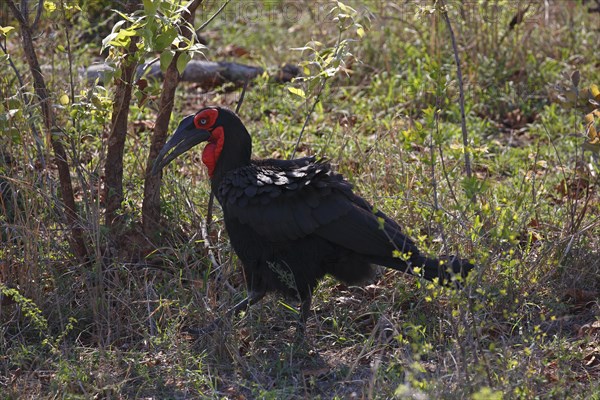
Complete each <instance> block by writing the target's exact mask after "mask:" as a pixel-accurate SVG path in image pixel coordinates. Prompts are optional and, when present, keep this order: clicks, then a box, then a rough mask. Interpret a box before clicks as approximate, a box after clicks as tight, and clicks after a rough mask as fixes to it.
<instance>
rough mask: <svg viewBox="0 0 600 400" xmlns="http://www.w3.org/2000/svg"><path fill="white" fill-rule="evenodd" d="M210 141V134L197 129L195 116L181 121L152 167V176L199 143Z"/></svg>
mask: <svg viewBox="0 0 600 400" xmlns="http://www.w3.org/2000/svg"><path fill="white" fill-rule="evenodd" d="M208 139H210V132H209V131H207V130H204V129H198V128H196V126H195V125H194V115H188V116H187V117H185V118H184V119H183V121H181V123H180V124H179V126H178V127H177V130H176V131H175V133H174V134H173V136H172V137H171V139H169V141H168V142H167V143H165V145H164V146H163V148H162V149H161V150H160V153H158V157H156V160H154V165H152V175H156V174H157V173H158V172H159V171H160V170H162V169H163V168H164V167H165V166H166V165H167V164H169V163H170V162H171V161H173V160H174V159H175V158H177V156H178V155H180V154H183V153H185V152H186V151H188V150H189V149H191V148H192V147H194V146H195V145H197V144H198V143H201V142H206V141H207V140H208ZM171 150H172V151H171ZM169 152H170V153H169ZM167 153H168V154H167Z"/></svg>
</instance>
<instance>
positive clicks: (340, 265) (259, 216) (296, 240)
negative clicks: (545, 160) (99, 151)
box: [154, 107, 473, 318]
mask: <svg viewBox="0 0 600 400" xmlns="http://www.w3.org/2000/svg"><path fill="white" fill-rule="evenodd" d="M202 141H207V142H208V145H207V146H206V148H205V150H204V153H203V157H202V158H203V161H204V162H205V164H206V165H207V166H208V168H209V174H210V175H211V188H212V191H213V193H214V194H215V196H216V197H217V199H218V201H219V203H220V204H221V207H222V208H223V215H224V219H225V226H226V229H227V233H228V235H229V239H230V241H231V245H232V247H233V249H234V250H235V252H236V254H237V255H238V257H239V259H240V260H241V261H242V264H243V266H244V272H245V275H246V280H247V285H248V289H249V299H248V300H247V301H245V302H243V303H241V304H240V305H238V306H237V307H236V308H235V310H236V311H237V310H240V309H241V308H243V307H246V306H247V304H248V302H255V301H258V300H259V299H260V298H262V296H263V295H264V294H265V293H267V292H270V291H278V292H280V293H282V294H284V295H286V296H288V297H292V298H295V299H299V300H301V301H302V311H303V312H302V315H303V318H306V316H307V313H308V311H309V308H310V298H311V294H312V291H313V290H314V288H315V287H316V285H317V283H318V281H319V280H320V279H321V278H323V277H324V276H325V275H326V274H330V275H333V276H334V277H336V278H337V279H340V280H342V281H344V282H346V283H348V284H357V283H361V282H363V281H365V280H367V279H369V278H370V277H372V276H373V267H372V264H377V265H383V266H386V267H390V268H393V269H396V270H399V271H403V272H407V273H414V268H415V267H419V268H420V269H421V271H422V272H421V273H422V276H423V277H424V278H425V279H428V280H434V279H435V278H439V280H440V282H442V283H443V284H450V283H451V281H452V276H453V275H455V274H456V275H457V276H459V277H464V276H466V274H467V273H468V271H469V270H471V269H472V268H473V265H472V264H470V263H469V262H467V261H464V260H461V259H458V258H456V257H452V256H450V257H441V258H440V259H434V258H427V257H426V256H424V255H422V254H421V253H420V252H419V250H418V248H417V246H416V245H415V243H414V242H413V241H412V240H411V239H410V238H408V237H407V236H406V235H404V234H403V233H402V229H401V227H400V226H399V225H398V224H397V223H396V222H395V221H394V220H392V219H391V218H389V217H388V216H387V215H385V214H384V213H382V212H381V211H378V210H376V209H374V208H373V206H372V205H371V204H369V203H368V202H367V201H366V200H364V199H363V198H361V197H360V196H358V195H356V194H355V193H354V192H353V191H352V185H351V184H350V183H349V182H348V181H346V180H345V179H344V178H343V176H342V175H340V174H338V173H335V172H334V171H333V170H332V168H331V165H330V164H329V163H328V162H324V161H322V160H317V159H315V158H314V157H304V158H300V159H296V160H289V161H286V160H274V159H266V160H251V158H250V154H251V146H252V145H251V138H250V135H249V134H248V132H247V130H246V128H245V127H244V125H243V123H242V122H241V121H240V119H239V118H238V117H237V116H236V115H235V114H234V113H233V112H231V111H229V110H227V109H224V108H218V107H215V108H206V109H203V110H201V111H199V112H198V113H197V114H195V115H192V116H188V117H186V118H185V119H184V120H183V121H182V122H181V124H180V125H179V127H178V129H177V131H176V133H175V134H174V136H173V137H172V138H171V140H170V141H169V142H168V143H167V144H166V145H165V147H164V148H163V149H162V150H161V153H160V155H159V156H158V158H157V160H156V162H155V165H154V171H155V172H157V171H158V170H160V169H162V168H163V167H164V166H165V165H167V164H168V163H169V162H170V161H171V160H172V159H174V158H175V157H176V156H178V155H179V154H181V153H183V152H185V151H186V150H188V149H189V148H191V147H193V146H194V145H195V144H197V143H200V142H202Z"/></svg>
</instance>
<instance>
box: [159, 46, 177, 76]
mask: <svg viewBox="0 0 600 400" xmlns="http://www.w3.org/2000/svg"><path fill="white" fill-rule="evenodd" d="M173 57H175V51H173V50H167V51H163V52H162V54H161V55H160V70H161V71H162V72H165V71H166V70H167V68H169V65H170V64H171V61H173Z"/></svg>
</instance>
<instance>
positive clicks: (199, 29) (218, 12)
mask: <svg viewBox="0 0 600 400" xmlns="http://www.w3.org/2000/svg"><path fill="white" fill-rule="evenodd" d="M230 2H231V0H225V3H223V5H222V6H221V7H220V8H219V9H218V10H217V12H216V13H214V14H213V16H212V17H210V18H209V19H208V20H207V21H206V22H205V23H203V24H202V25H201V26H200V28H198V29H196V36H198V35H199V34H200V32H201V31H202V30H203V29H204V28H206V27H207V26H208V24H210V23H211V22H212V21H213V19H215V18H217V16H218V15H219V14H221V12H222V11H223V10H224V9H225V7H227V4H229V3H230Z"/></svg>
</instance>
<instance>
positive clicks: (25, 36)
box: [8, 0, 88, 261]
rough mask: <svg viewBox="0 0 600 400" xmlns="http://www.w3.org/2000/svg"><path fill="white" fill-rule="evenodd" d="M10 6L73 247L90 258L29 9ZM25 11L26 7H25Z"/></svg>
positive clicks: (11, 3)
mask: <svg viewBox="0 0 600 400" xmlns="http://www.w3.org/2000/svg"><path fill="white" fill-rule="evenodd" d="M8 7H9V8H10V10H11V11H12V13H13V15H14V16H15V18H16V19H17V21H18V22H19V25H20V27H21V41H22V43H23V52H24V53H25V58H26V59H27V63H28V64H29V69H30V70H31V76H32V77H33V87H34V90H35V94H36V95H37V97H38V99H39V102H40V107H41V110H42V116H43V120H44V127H45V128H46V135H47V137H48V138H49V141H50V144H51V146H52V149H53V151H54V155H55V160H56V166H57V167H58V179H59V182H60V190H61V196H62V200H63V203H64V213H65V218H66V222H67V224H68V226H69V227H70V229H71V236H70V238H69V244H70V245H71V249H72V251H73V253H74V254H75V255H76V256H77V258H79V259H80V260H82V261H83V260H85V259H86V258H87V255H88V250H87V247H86V245H85V241H84V239H83V230H82V229H81V225H80V223H79V217H78V215H77V212H76V211H75V210H76V205H75V197H74V195H73V184H72V182H71V173H70V170H69V164H68V162H67V153H66V151H65V148H64V146H63V144H62V142H61V141H60V139H59V136H58V135H55V134H53V130H58V128H57V127H56V126H55V119H54V112H53V110H52V105H51V102H50V94H49V93H48V89H47V87H46V82H45V81H44V76H43V75H42V71H41V68H40V63H39V61H38V58H37V54H36V52H35V47H34V46H33V31H32V29H31V26H30V25H29V22H28V13H27V12H25V13H21V11H20V10H19V9H18V8H17V6H16V5H15V3H14V2H13V0H8ZM23 11H26V10H25V9H23Z"/></svg>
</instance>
